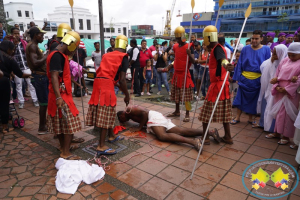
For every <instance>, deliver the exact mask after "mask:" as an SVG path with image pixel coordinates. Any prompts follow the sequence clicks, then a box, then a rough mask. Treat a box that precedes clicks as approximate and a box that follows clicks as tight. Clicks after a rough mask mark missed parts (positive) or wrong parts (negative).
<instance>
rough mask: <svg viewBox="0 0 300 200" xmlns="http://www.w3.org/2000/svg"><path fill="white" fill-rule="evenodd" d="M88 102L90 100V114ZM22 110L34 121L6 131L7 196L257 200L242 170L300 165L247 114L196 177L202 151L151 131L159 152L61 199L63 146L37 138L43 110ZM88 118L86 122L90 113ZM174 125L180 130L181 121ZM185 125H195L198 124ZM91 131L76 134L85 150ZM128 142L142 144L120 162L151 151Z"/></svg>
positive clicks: (0, 193)
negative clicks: (58, 178)
mask: <svg viewBox="0 0 300 200" xmlns="http://www.w3.org/2000/svg"><path fill="white" fill-rule="evenodd" d="M88 100H89V99H88V97H84V105H85V111H87V106H88V105H87V102H88ZM75 103H76V105H77V106H78V109H79V111H80V114H81V113H82V109H81V102H80V98H75ZM135 104H138V105H140V106H143V107H146V108H148V109H151V110H156V111H159V112H161V113H163V114H167V113H170V112H172V111H173V108H170V107H166V106H161V105H158V104H152V103H146V102H142V101H135ZM123 105H124V103H123V101H122V98H118V106H117V110H123V109H124V107H123ZM18 112H19V114H20V116H22V117H24V118H25V119H26V125H25V127H24V128H23V129H22V130H20V129H15V131H13V132H10V133H9V134H6V135H3V134H2V133H1V134H0V139H1V141H0V148H1V151H0V199H51V200H54V199H101V200H102V199H168V200H174V199H187V200H193V199H197V200H198V199H212V200H218V199H222V200H226V199H228V200H234V199H237V200H241V199H256V198H255V197H254V196H252V195H250V194H249V193H248V192H247V191H246V189H245V188H244V187H243V184H242V173H243V171H244V170H245V168H246V167H247V166H248V165H249V164H250V163H253V162H255V161H257V160H261V159H264V158H276V159H281V160H284V161H286V162H288V163H290V164H291V165H293V166H295V167H298V165H297V163H296V162H295V159H294V158H295V154H296V151H295V150H292V149H290V148H289V147H288V146H279V145H278V144H277V140H268V139H265V137H264V136H265V133H264V132H263V131H262V130H261V129H253V128H251V126H250V125H248V124H247V123H246V122H247V117H246V115H243V116H242V118H241V121H242V122H241V123H239V124H237V125H235V126H231V133H232V136H233V137H234V138H233V139H234V144H233V145H225V144H223V143H221V144H215V143H214V142H213V141H211V145H207V146H205V147H204V152H203V154H202V155H201V156H200V160H199V162H198V165H197V169H196V171H195V175H194V178H193V179H192V180H190V178H189V177H190V174H191V171H192V169H193V165H194V162H195V159H196V157H197V151H196V150H195V149H193V148H191V147H190V146H187V145H179V144H171V143H166V142H159V141H158V140H157V139H155V137H154V136H153V135H151V134H146V135H147V139H148V141H149V142H150V144H151V146H152V147H153V148H154V150H153V151H152V152H150V153H146V154H143V155H139V156H136V157H134V158H132V159H131V160H129V161H128V162H127V163H125V164H114V163H113V164H110V165H109V166H110V170H108V171H106V173H107V174H106V175H105V179H104V180H102V181H98V182H96V183H94V184H92V185H86V184H81V185H80V186H79V189H78V191H77V192H76V193H75V194H74V195H67V194H61V193H59V192H57V190H56V188H55V175H56V172H57V171H56V169H55V167H54V166H55V162H56V160H57V158H58V156H59V153H58V151H57V150H56V147H58V141H57V140H54V139H53V135H43V136H39V135H37V127H38V125H37V123H38V116H37V113H38V109H37V108H35V107H33V105H31V103H29V102H26V104H25V109H22V110H19V109H18ZM234 112H235V110H234ZM80 117H81V119H83V118H82V114H81V115H80ZM172 121H173V122H174V123H175V124H177V125H179V119H174V120H172ZM194 122H195V123H194V126H193V128H201V123H200V122H199V121H198V120H197V119H195V121H194ZM183 126H184V127H190V126H191V122H189V123H183ZM212 127H215V128H217V129H219V132H220V134H221V135H223V134H224V131H223V127H222V125H221V124H212ZM90 129H91V128H86V129H83V130H82V131H80V132H79V133H77V134H76V135H77V136H80V137H84V138H85V140H86V142H85V143H84V144H82V145H81V146H82V147H84V146H86V145H88V144H89V142H90V141H91V140H95V139H96V137H95V135H93V134H90ZM127 142H129V143H130V142H135V143H136V142H138V145H140V146H138V148H136V150H132V151H131V152H129V153H128V154H125V155H124V156H123V157H121V158H118V159H119V160H121V161H125V160H127V159H128V158H130V157H131V156H133V155H136V154H137V153H141V152H146V151H149V150H151V148H150V146H149V144H147V141H146V140H145V139H143V138H138V139H129V140H127ZM75 152H76V151H75ZM87 158H88V156H86V157H84V159H87ZM112 158H113V157H112ZM115 160H116V159H115ZM116 162H117V161H116ZM280 199H290V200H296V199H300V185H298V188H296V190H295V191H294V192H293V193H292V194H291V195H289V196H286V197H283V198H280Z"/></svg>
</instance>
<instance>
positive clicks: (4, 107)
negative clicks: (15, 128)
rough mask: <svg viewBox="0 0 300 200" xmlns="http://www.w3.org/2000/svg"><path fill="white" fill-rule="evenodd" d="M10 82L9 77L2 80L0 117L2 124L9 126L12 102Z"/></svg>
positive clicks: (0, 79) (0, 82)
mask: <svg viewBox="0 0 300 200" xmlns="http://www.w3.org/2000/svg"><path fill="white" fill-rule="evenodd" d="M9 81H10V80H9V79H8V78H7V77H2V78H0V94H1V97H0V116H1V122H2V124H8V119H9V101H10V82H9Z"/></svg>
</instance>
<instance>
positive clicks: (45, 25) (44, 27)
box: [42, 22, 48, 30]
mask: <svg viewBox="0 0 300 200" xmlns="http://www.w3.org/2000/svg"><path fill="white" fill-rule="evenodd" d="M47 25H48V23H47V22H44V26H43V28H42V30H45V29H46V27H47Z"/></svg>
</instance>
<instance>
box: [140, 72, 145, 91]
mask: <svg viewBox="0 0 300 200" xmlns="http://www.w3.org/2000/svg"><path fill="white" fill-rule="evenodd" d="M143 73H144V67H143V68H141V67H140V70H139V78H140V91H142V90H143V86H144V83H145V80H144V76H143Z"/></svg>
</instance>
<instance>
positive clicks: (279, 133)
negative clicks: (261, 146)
mask: <svg viewBox="0 0 300 200" xmlns="http://www.w3.org/2000/svg"><path fill="white" fill-rule="evenodd" d="M299 66H300V43H299V42H294V43H292V44H291V45H290V46H289V48H288V57H287V58H285V59H284V60H283V61H282V62H281V63H280V64H279V65H278V67H277V71H276V76H275V78H273V79H272V80H271V84H273V87H272V95H273V96H274V104H273V107H272V109H271V114H272V116H273V117H274V118H275V117H276V122H275V129H274V132H275V133H270V134H268V135H266V138H269V139H270V138H281V139H280V140H279V141H278V144H281V145H284V144H288V143H289V142H290V141H289V138H293V137H294V133H295V127H294V122H295V120H296V117H297V114H298V109H297V108H298V107H299V100H300V95H299V94H298V93H297V89H298V87H299V86H300V79H297V81H296V82H295V83H294V82H292V81H291V79H292V78H293V77H294V76H296V77H299V76H300V68H299Z"/></svg>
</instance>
